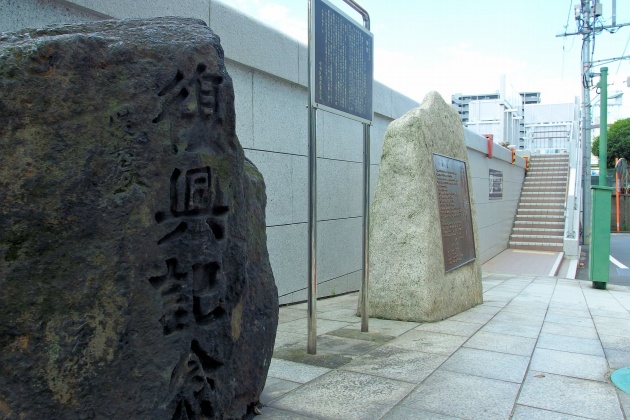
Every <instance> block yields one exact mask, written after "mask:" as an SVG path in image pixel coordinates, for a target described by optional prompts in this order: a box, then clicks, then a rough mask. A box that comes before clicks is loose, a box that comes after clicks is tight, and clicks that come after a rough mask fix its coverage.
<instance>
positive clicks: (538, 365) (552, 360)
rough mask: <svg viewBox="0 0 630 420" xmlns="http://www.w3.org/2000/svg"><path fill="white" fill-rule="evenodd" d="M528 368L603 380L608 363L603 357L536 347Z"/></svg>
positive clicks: (604, 379)
mask: <svg viewBox="0 0 630 420" xmlns="http://www.w3.org/2000/svg"><path fill="white" fill-rule="evenodd" d="M530 369H532V370H537V371H540V372H548V373H555V374H557V375H564V376H571V377H574V378H582V379H591V380H593V381H602V382H605V381H606V374H607V373H608V364H607V363H606V359H605V358H604V357H598V356H591V355H588V354H579V353H568V352H566V351H557V350H547V349H541V348H536V349H535V350H534V354H533V355H532V362H531V365H530Z"/></svg>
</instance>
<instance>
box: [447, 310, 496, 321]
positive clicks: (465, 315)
mask: <svg viewBox="0 0 630 420" xmlns="http://www.w3.org/2000/svg"><path fill="white" fill-rule="evenodd" d="M495 309H500V308H495ZM496 312H498V311H495V312H487V311H474V312H473V311H472V310H468V311H466V312H462V313H461V314H457V315H455V316H452V317H450V318H449V320H450V321H462V322H472V323H475V324H485V323H486V322H488V321H490V320H491V319H492V317H494V315H495V314H496Z"/></svg>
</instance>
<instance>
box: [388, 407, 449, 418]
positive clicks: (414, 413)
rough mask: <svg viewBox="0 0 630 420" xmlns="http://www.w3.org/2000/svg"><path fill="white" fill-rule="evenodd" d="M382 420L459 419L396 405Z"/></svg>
mask: <svg viewBox="0 0 630 420" xmlns="http://www.w3.org/2000/svg"><path fill="white" fill-rule="evenodd" d="M382 420H459V417H451V416H444V415H442V414H438V413H432V412H430V411H425V410H418V409H417V408H412V407H407V406H404V405H402V404H398V405H397V406H395V407H394V408H392V409H391V410H390V411H389V412H388V413H387V414H385V416H383V418H382Z"/></svg>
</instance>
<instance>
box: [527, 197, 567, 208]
mask: <svg viewBox="0 0 630 420" xmlns="http://www.w3.org/2000/svg"><path fill="white" fill-rule="evenodd" d="M521 203H522V204H527V205H534V204H536V203H539V204H541V205H546V204H552V205H556V204H559V205H561V206H564V195H562V196H558V197H540V196H528V197H522V198H521Z"/></svg>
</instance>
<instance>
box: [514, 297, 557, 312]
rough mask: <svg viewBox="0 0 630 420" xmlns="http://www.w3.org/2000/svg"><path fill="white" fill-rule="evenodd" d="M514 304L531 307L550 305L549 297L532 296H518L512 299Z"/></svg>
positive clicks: (540, 307) (543, 307)
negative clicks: (535, 297)
mask: <svg viewBox="0 0 630 420" xmlns="http://www.w3.org/2000/svg"><path fill="white" fill-rule="evenodd" d="M511 303H513V304H514V305H520V306H530V307H531V308H538V309H547V307H549V299H533V298H531V297H522V296H517V297H515V298H514V299H512V302H511Z"/></svg>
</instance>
